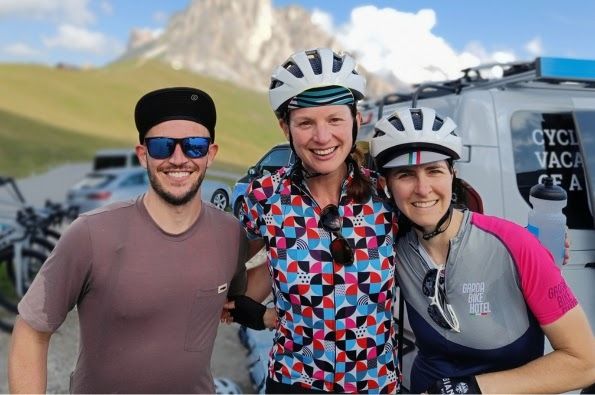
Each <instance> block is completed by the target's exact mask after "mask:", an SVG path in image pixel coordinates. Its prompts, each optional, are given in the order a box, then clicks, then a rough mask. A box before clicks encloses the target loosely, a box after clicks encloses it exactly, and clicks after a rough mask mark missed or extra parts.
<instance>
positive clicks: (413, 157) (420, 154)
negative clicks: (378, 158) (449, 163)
mask: <svg viewBox="0 0 595 395" xmlns="http://www.w3.org/2000/svg"><path fill="white" fill-rule="evenodd" d="M448 158H450V156H448V155H444V154H440V153H438V152H432V151H422V150H418V151H412V152H408V153H406V154H403V155H399V156H397V157H395V158H393V159H392V160H391V161H390V162H388V163H387V164H385V165H384V166H383V167H384V168H391V167H401V166H415V165H423V164H424V163H431V162H436V161H439V160H443V159H448Z"/></svg>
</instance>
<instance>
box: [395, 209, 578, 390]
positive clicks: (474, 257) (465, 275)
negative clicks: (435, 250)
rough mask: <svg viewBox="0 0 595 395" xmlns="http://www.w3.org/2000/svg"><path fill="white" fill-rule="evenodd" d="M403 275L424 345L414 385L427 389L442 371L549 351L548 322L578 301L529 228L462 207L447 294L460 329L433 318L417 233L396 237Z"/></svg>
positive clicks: (460, 371) (505, 363) (510, 364)
mask: <svg viewBox="0 0 595 395" xmlns="http://www.w3.org/2000/svg"><path fill="white" fill-rule="evenodd" d="M396 257H397V258H396V259H397V278H398V280H399V284H400V285H401V286H402V289H403V292H404V295H405V300H406V305H407V314H408V318H409V322H410V324H411V328H412V329H413V332H414V334H415V338H416V345H417V346H418V348H419V352H418V355H417V356H416V358H415V361H414V363H413V367H412V371H411V391H412V392H413V393H419V392H422V391H425V390H426V389H427V388H428V387H429V386H430V384H432V383H433V382H434V381H435V380H437V379H439V378H443V377H456V376H465V375H475V374H480V373H485V372H493V371H500V370H506V369H512V368H515V367H518V366H521V365H524V364H526V363H527V362H529V361H531V360H533V359H536V358H538V357H540V356H542V355H543V352H544V340H545V339H544V334H543V331H542V330H541V327H540V325H547V324H550V323H552V322H554V321H556V320H557V319H558V318H560V317H561V316H562V315H564V314H565V313H566V312H567V311H568V310H570V309H572V308H573V307H575V306H576V305H577V300H576V298H575V297H574V295H573V294H572V291H571V290H570V289H569V288H568V286H567V285H566V282H565V281H564V278H563V277H562V275H561V272H560V269H559V268H558V267H557V266H556V265H555V263H554V260H553V258H552V255H551V254H550V253H549V251H548V250H547V249H545V248H544V247H543V246H542V245H541V243H540V242H539V241H538V240H537V239H536V238H535V237H534V236H533V235H532V234H530V233H529V232H528V231H527V230H525V229H524V228H522V227H520V226H518V225H516V224H514V223H512V222H509V221H506V220H504V219H501V218H497V217H490V216H485V215H482V214H478V213H472V212H470V211H465V212H464V219H463V222H462V224H461V229H460V230H459V232H458V234H457V235H456V237H455V238H453V239H452V240H451V241H450V251H449V254H448V258H447V261H446V265H445V276H444V279H445V287H446V288H445V290H446V298H447V300H448V302H449V303H450V304H451V306H452V308H453V310H454V312H455V314H456V316H457V318H458V321H459V324H460V333H456V332H454V331H452V330H447V329H443V328H441V327H440V326H438V325H437V324H436V323H434V321H433V320H432V319H431V318H430V316H429V314H428V312H427V309H428V305H429V301H430V299H429V298H428V297H427V296H424V294H423V292H422V281H423V278H424V276H425V274H426V272H427V271H428V270H429V269H430V268H431V264H429V263H428V262H426V260H425V259H423V258H422V254H420V250H419V243H418V239H417V235H416V234H415V232H414V231H410V232H408V233H407V234H406V235H405V236H404V237H402V238H400V239H399V240H398V242H397V245H396Z"/></svg>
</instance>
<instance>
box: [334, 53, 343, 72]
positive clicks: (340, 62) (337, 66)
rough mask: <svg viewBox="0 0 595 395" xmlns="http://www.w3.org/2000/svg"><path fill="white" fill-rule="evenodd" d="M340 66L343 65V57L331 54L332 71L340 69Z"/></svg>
mask: <svg viewBox="0 0 595 395" xmlns="http://www.w3.org/2000/svg"><path fill="white" fill-rule="evenodd" d="M341 66H343V59H342V58H340V57H338V56H337V55H336V54H334V55H333V73H336V72H337V71H339V70H341Z"/></svg>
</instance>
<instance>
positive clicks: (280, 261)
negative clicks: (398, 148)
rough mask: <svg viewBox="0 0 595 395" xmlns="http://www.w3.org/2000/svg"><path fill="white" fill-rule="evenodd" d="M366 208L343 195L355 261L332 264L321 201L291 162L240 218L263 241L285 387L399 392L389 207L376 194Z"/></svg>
mask: <svg viewBox="0 0 595 395" xmlns="http://www.w3.org/2000/svg"><path fill="white" fill-rule="evenodd" d="M362 170H363V171H365V172H366V174H368V175H369V176H370V179H371V180H372V182H373V184H374V186H375V188H376V189H377V190H376V191H375V193H374V196H372V197H370V199H369V200H368V201H366V202H365V203H363V204H360V203H355V202H353V201H352V199H350V198H349V197H347V196H346V186H347V185H348V183H349V182H350V181H351V180H352V177H353V171H352V168H351V166H350V168H349V172H348V173H349V174H348V176H347V178H346V180H345V181H344V182H343V185H342V188H341V189H342V190H341V196H340V200H339V206H338V207H339V214H340V215H341V217H342V221H343V222H342V225H343V226H342V229H341V234H342V236H343V237H344V238H345V239H346V240H347V241H348V243H349V245H350V246H351V248H352V249H353V252H354V263H353V264H352V265H350V266H343V265H340V264H337V263H334V262H333V259H332V256H331V253H330V250H329V245H330V242H331V237H335V236H331V235H330V234H329V232H327V231H326V230H324V229H322V228H321V227H320V222H319V221H320V212H321V209H322V208H321V207H319V206H318V204H317V203H316V202H315V201H314V199H312V198H311V195H310V193H309V192H308V188H307V187H306V185H305V183H304V182H302V181H301V177H299V176H298V175H297V174H296V173H297V172H298V171H297V170H296V171H292V168H282V169H281V170H279V171H278V172H276V173H274V174H271V175H267V176H264V177H262V178H259V179H257V180H254V181H253V182H252V183H251V185H250V186H249V187H248V190H247V192H246V194H245V200H244V204H243V208H242V210H241V212H242V213H241V215H240V220H241V221H242V223H243V224H244V226H245V227H246V229H247V231H248V234H249V237H252V238H263V239H264V241H265V246H266V251H267V258H268V259H267V263H268V268H269V271H270V273H271V278H272V279H273V295H274V297H275V305H276V308H277V309H278V313H279V324H278V327H277V328H276V332H275V337H274V344H273V348H272V350H271V353H270V357H269V377H270V378H271V379H272V380H274V381H276V382H280V383H283V384H289V385H298V386H300V387H302V388H306V389H312V390H321V391H327V392H343V393H394V392H395V391H396V390H397V389H398V385H397V383H398V376H399V374H398V368H397V362H396V361H397V358H396V353H397V351H396V336H395V335H396V330H395V325H394V321H393V314H392V310H393V297H394V287H395V277H394V252H393V247H394V245H393V244H394V234H395V230H396V229H395V228H394V227H395V226H396V225H395V221H394V213H393V210H392V206H391V205H390V203H389V202H387V201H386V199H382V198H381V197H379V196H378V192H379V191H381V189H380V187H379V186H377V176H376V174H375V173H372V174H370V172H369V171H368V170H365V169H362Z"/></svg>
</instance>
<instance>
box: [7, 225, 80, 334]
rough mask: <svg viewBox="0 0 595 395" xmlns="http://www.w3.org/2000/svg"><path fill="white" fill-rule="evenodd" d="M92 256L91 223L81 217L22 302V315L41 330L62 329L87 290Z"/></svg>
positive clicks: (65, 233)
mask: <svg viewBox="0 0 595 395" xmlns="http://www.w3.org/2000/svg"><path fill="white" fill-rule="evenodd" d="M91 256H92V254H91V242H90V235H89V230H88V223H87V220H86V218H85V217H79V218H78V219H76V220H75V221H74V222H73V223H72V224H71V225H70V226H69V227H68V228H67V229H66V231H65V232H64V234H63V235H62V237H61V238H60V240H59V241H58V243H57V244H56V247H55V248H54V250H53V252H52V253H51V254H50V256H49V257H48V259H47V260H46V262H45V263H44V264H43V266H42V267H41V269H40V271H39V273H38V274H37V276H35V279H34V280H33V283H32V284H31V286H30V287H29V290H28V291H27V293H26V294H25V296H24V297H23V299H22V300H21V302H20V303H19V306H18V309H19V314H20V316H21V318H23V319H24V320H25V321H26V322H27V323H28V324H29V325H31V327H33V328H34V329H36V330H38V331H41V332H54V331H55V330H56V329H58V327H59V326H60V325H61V324H62V322H64V319H65V318H66V315H67V314H68V312H69V311H70V310H71V309H72V308H73V307H74V306H75V305H76V304H77V302H78V301H79V298H80V297H81V296H82V295H83V293H84V290H85V288H86V282H87V280H88V278H89V274H90V270H91V263H92V262H91Z"/></svg>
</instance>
